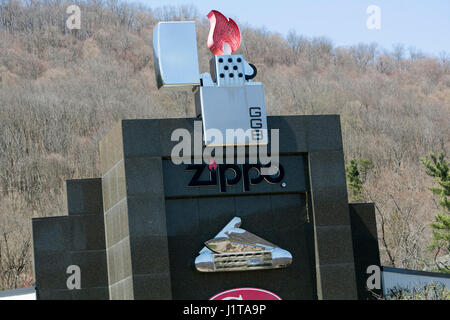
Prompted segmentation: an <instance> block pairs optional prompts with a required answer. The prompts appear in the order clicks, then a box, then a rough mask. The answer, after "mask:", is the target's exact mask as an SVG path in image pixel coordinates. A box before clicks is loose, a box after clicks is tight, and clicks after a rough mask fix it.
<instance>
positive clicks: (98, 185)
mask: <svg viewBox="0 0 450 320" xmlns="http://www.w3.org/2000/svg"><path fill="white" fill-rule="evenodd" d="M66 189H67V206H68V214H69V215H73V214H75V215H80V214H102V213H103V198H102V181H101V179H99V178H97V179H80V180H67V181H66Z"/></svg>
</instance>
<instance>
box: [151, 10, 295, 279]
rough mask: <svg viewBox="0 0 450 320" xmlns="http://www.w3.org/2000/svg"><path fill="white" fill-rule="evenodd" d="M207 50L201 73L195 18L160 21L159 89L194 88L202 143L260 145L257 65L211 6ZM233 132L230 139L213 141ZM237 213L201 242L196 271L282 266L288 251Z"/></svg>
mask: <svg viewBox="0 0 450 320" xmlns="http://www.w3.org/2000/svg"><path fill="white" fill-rule="evenodd" d="M208 18H209V21H210V24H211V29H210V31H209V35H208V41H207V44H208V48H209V49H210V50H211V52H212V53H213V55H214V57H213V58H212V59H211V62H210V68H211V73H203V74H201V75H199V71H198V61H197V60H198V58H197V44H196V34H195V23H194V22H160V23H159V24H158V25H157V26H156V28H155V30H154V41H153V44H154V51H155V63H156V68H155V70H156V78H157V83H158V88H173V89H180V88H181V89H183V88H184V89H186V88H188V89H190V88H192V89H193V90H194V92H195V102H196V111H197V114H198V115H199V116H201V117H202V120H203V130H204V141H205V145H206V146H217V145H219V146H223V145H227V146H242V145H264V144H267V143H268V136H267V119H266V104H265V98H264V87H263V85H262V84H261V83H259V82H253V81H252V79H253V78H254V77H255V76H256V72H257V71H256V67H255V66H253V65H251V64H249V63H247V62H246V61H245V59H244V57H243V56H242V55H232V53H233V52H234V51H236V50H237V49H238V48H239V45H240V42H241V33H240V31H239V27H238V26H237V24H236V23H235V22H234V21H233V20H232V19H227V18H226V17H225V16H224V15H222V14H221V13H220V12H218V11H215V10H212V11H211V12H210V13H209V14H208ZM228 130H231V132H232V134H233V141H229V140H225V143H224V142H223V141H215V140H214V136H215V135H214V134H215V133H216V132H217V131H219V132H220V134H221V136H222V137H228V136H229V134H228ZM240 224H241V219H240V218H238V217H236V218H234V219H233V220H232V221H230V223H228V224H227V226H226V227H225V228H224V229H223V230H222V231H221V232H219V234H218V235H217V236H216V237H215V238H214V239H211V240H208V241H206V242H205V245H206V246H205V247H204V248H203V249H202V250H201V251H200V252H199V256H198V257H197V258H196V260H195V267H196V269H197V270H198V271H200V272H216V271H243V270H258V269H274V268H282V267H286V266H288V265H289V264H291V262H292V255H291V254H290V253H289V252H288V251H286V250H283V249H281V248H278V247H277V246H276V245H274V244H272V243H270V242H268V241H266V240H264V239H262V238H260V237H258V236H256V235H254V234H252V233H250V232H248V231H246V230H244V229H240V228H238V226H240Z"/></svg>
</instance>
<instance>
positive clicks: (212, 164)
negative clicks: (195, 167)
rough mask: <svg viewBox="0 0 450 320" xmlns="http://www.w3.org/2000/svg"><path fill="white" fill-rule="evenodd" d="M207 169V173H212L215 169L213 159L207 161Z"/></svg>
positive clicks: (215, 165)
mask: <svg viewBox="0 0 450 320" xmlns="http://www.w3.org/2000/svg"><path fill="white" fill-rule="evenodd" d="M208 169H209V171H213V170H216V169H217V163H216V161H215V160H214V159H213V158H210V159H209V164H208Z"/></svg>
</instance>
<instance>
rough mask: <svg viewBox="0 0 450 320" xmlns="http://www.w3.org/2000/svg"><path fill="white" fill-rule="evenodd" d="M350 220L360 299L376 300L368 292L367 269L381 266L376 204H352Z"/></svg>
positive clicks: (378, 292)
mask: <svg viewBox="0 0 450 320" xmlns="http://www.w3.org/2000/svg"><path fill="white" fill-rule="evenodd" d="M350 220H351V224H352V238H353V253H354V259H355V271H356V282H357V288H358V299H362V300H368V299H374V298H375V296H374V295H373V294H372V293H371V292H369V291H368V289H367V286H366V282H367V278H368V276H369V275H368V274H367V267H368V266H371V265H375V266H381V262H380V249H379V246H378V235H377V223H376V218H375V206H374V204H373V203H351V204H350ZM373 293H375V295H381V290H377V289H374V290H373Z"/></svg>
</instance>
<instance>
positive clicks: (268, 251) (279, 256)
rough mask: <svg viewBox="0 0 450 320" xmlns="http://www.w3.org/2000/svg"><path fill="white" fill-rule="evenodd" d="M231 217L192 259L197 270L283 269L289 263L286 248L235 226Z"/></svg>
mask: <svg viewBox="0 0 450 320" xmlns="http://www.w3.org/2000/svg"><path fill="white" fill-rule="evenodd" d="M240 225H241V219H240V218H238V217H235V218H233V219H232V220H231V221H230V222H229V223H228V224H227V225H226V226H225V228H223V229H222V230H221V231H220V232H219V233H218V234H217V235H216V236H215V237H214V238H213V239H211V240H208V241H206V242H205V247H204V248H203V249H202V250H200V252H199V256H197V258H196V259H195V268H196V269H197V270H198V271H200V272H221V271H250V270H261V269H277V268H285V267H287V266H289V265H290V264H291V263H292V255H291V253H290V252H289V251H287V250H284V249H281V248H279V247H278V246H276V245H274V244H273V243H270V242H268V241H266V240H264V239H262V238H260V237H258V236H256V235H254V234H253V233H250V232H248V231H246V230H244V229H241V228H239V226H240Z"/></svg>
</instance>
